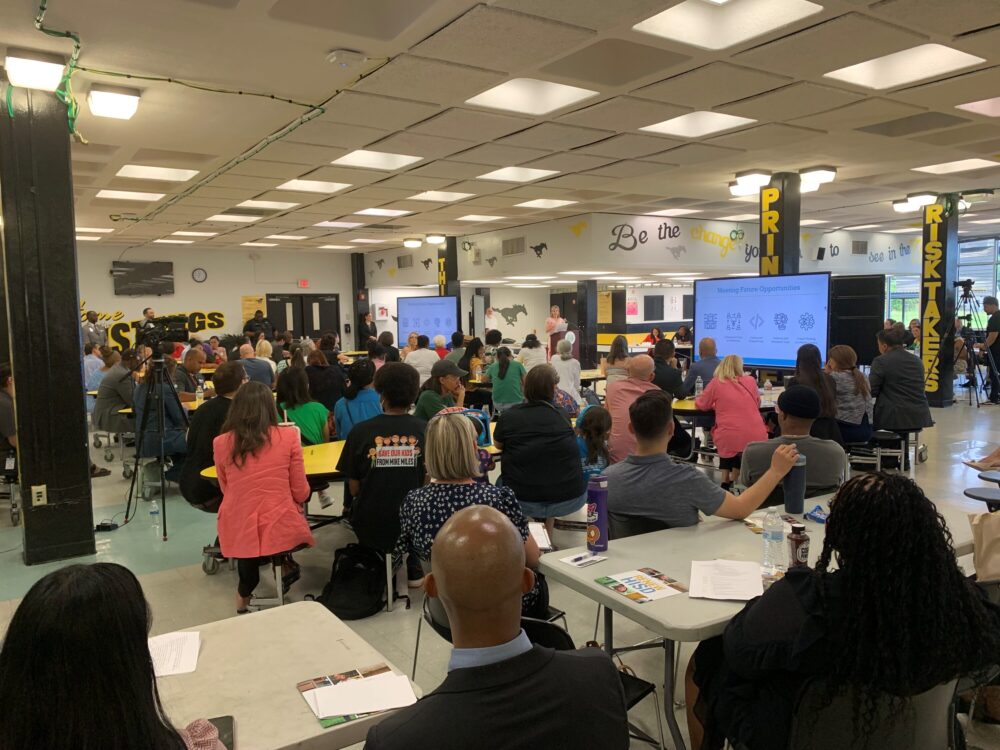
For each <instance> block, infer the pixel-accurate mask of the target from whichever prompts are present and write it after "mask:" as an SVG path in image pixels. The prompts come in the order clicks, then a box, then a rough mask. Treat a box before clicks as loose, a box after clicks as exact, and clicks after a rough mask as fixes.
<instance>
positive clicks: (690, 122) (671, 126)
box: [639, 0, 757, 138]
mask: <svg viewBox="0 0 1000 750" xmlns="http://www.w3.org/2000/svg"><path fill="white" fill-rule="evenodd" d="M689 1H690V0H689ZM755 122H757V121H756V120H752V119H750V118H749V117H737V116H736V115H727V114H723V113H722V112H708V111H700V112H688V113H687V114H686V115H680V116H679V117H672V118H670V119H669V120H664V121H663V122H658V123H656V124H654V125H647V126H646V127H644V128H639V130H645V131H647V132H650V133H663V134H664V135H676V136H680V137H681V138H700V137H701V136H704V135H711V134H712V133H721V132H722V131H723V130H732V129H733V128H738V127H741V126H742V125H751V124H753V123H755Z"/></svg>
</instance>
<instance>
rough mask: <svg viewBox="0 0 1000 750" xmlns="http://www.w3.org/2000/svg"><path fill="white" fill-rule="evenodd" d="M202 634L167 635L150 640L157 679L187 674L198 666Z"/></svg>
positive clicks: (150, 650) (150, 651)
mask: <svg viewBox="0 0 1000 750" xmlns="http://www.w3.org/2000/svg"><path fill="white" fill-rule="evenodd" d="M200 648H201V634H200V633H198V632H183V633H165V634H164V635H158V636H156V637H155V638H150V639H149V653H150V655H151V656H152V657H153V671H154V672H155V673H156V676H157V677H167V676H168V675H172V674H187V673H188V672H193V671H194V670H195V669H196V668H197V666H198V650H199V649H200Z"/></svg>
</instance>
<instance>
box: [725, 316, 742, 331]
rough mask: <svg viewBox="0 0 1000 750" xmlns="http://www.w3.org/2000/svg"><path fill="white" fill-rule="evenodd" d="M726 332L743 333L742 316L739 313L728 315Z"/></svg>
mask: <svg viewBox="0 0 1000 750" xmlns="http://www.w3.org/2000/svg"><path fill="white" fill-rule="evenodd" d="M726 330H727V331H742V330H743V325H742V315H741V314H740V313H738V312H734V313H726Z"/></svg>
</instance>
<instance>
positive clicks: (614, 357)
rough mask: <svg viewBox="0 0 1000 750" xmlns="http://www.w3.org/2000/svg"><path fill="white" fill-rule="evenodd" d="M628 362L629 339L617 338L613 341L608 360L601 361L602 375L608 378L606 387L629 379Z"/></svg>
mask: <svg viewBox="0 0 1000 750" xmlns="http://www.w3.org/2000/svg"><path fill="white" fill-rule="evenodd" d="M628 361H629V353H628V339H627V338H625V337H624V336H615V337H614V339H612V340H611V347H610V349H608V356H607V358H606V359H602V360H601V374H602V375H604V377H605V378H607V382H606V385H611V384H612V383H614V382H617V381H619V380H624V379H625V378H627V377H628Z"/></svg>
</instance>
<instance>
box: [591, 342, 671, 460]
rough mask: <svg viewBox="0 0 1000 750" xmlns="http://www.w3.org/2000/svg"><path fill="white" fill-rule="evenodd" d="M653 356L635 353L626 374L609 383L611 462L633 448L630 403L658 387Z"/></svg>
mask: <svg viewBox="0 0 1000 750" xmlns="http://www.w3.org/2000/svg"><path fill="white" fill-rule="evenodd" d="M653 370H654V364H653V358H652V357H650V356H649V355H648V354H638V355H636V356H635V357H632V358H631V359H630V360H629V362H628V377H627V378H625V379H624V380H617V381H615V382H614V383H610V384H609V385H608V390H607V396H606V398H605V400H604V405H605V406H606V407H607V409H608V411H609V412H610V413H611V435H610V436H609V437H608V452H609V453H610V454H611V461H612V463H617V462H618V461H624V460H625V458H627V457H628V454H629V453H631V452H632V451H634V450H635V435H634V434H633V433H632V432H630V431H629V429H628V425H629V414H628V410H629V407H630V406H632V404H633V403H634V402H635V400H636V399H637V398H639V396H641V395H642V394H643V393H646V392H647V391H658V390H660V388H659V386H658V385H656V384H655V383H654V382H653Z"/></svg>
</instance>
